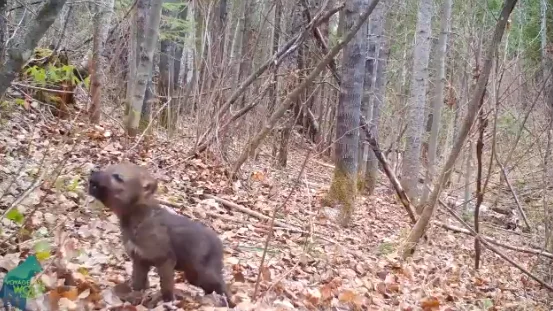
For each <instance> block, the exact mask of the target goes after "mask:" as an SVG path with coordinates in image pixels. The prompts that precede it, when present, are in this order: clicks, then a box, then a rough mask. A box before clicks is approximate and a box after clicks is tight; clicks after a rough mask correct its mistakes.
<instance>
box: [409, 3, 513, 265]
mask: <svg viewBox="0 0 553 311" xmlns="http://www.w3.org/2000/svg"><path fill="white" fill-rule="evenodd" d="M516 3H517V0H506V1H505V2H504V4H503V9H502V11H501V15H500V18H499V20H498V21H497V24H496V26H495V31H494V34H493V38H492V41H491V42H490V45H489V47H488V50H487V52H486V59H485V61H484V66H483V67H482V72H481V74H480V76H479V78H478V83H477V88H476V90H475V91H474V93H473V96H472V97H471V100H470V104H469V107H468V109H467V115H466V116H465V119H464V120H463V124H462V126H461V129H460V130H459V136H458V137H457V138H456V139H455V144H454V146H453V149H452V150H451V153H450V154H449V156H448V157H447V161H446V163H445V165H444V167H443V169H442V171H441V172H440V176H439V178H438V179H437V180H436V181H435V182H434V184H433V189H432V193H431V194H430V198H429V200H428V203H427V204H425V205H424V209H423V212H422V213H421V216H420V218H419V219H418V220H417V223H416V224H415V226H414V227H413V229H412V230H411V232H410V234H409V237H408V238H407V241H406V244H405V246H404V249H403V257H404V258H405V257H408V256H411V255H412V254H413V252H414V251H415V248H416V244H417V243H418V242H419V240H420V238H421V237H422V236H423V235H424V232H425V231H426V229H427V227H428V224H429V223H430V218H432V214H433V213H434V209H435V207H436V203H437V202H438V197H439V195H440V193H441V190H442V188H443V186H444V183H445V181H446V180H448V179H449V176H450V175H451V171H452V168H453V165H454V164H455V161H456V160H457V157H459V154H460V153H461V149H462V147H463V144H464V142H465V140H466V138H467V136H468V133H469V131H470V128H471V126H472V124H473V123H474V119H475V118H476V114H477V112H478V106H479V105H480V100H481V99H482V96H484V92H485V90H486V86H487V84H488V79H489V76H490V72H491V69H492V64H493V59H494V57H495V54H496V50H497V46H498V45H499V44H500V42H501V38H502V37H503V33H504V31H505V27H506V26H507V22H508V20H509V16H510V15H511V12H512V11H513V8H514V7H515V5H516Z"/></svg>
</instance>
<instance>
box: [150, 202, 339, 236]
mask: <svg viewBox="0 0 553 311" xmlns="http://www.w3.org/2000/svg"><path fill="white" fill-rule="evenodd" d="M203 197H205V198H209V199H213V200H215V201H217V202H219V203H221V204H223V205H224V206H226V207H230V208H232V209H235V210H238V211H239V212H242V213H244V214H247V215H249V216H252V217H255V218H257V219H259V220H265V221H270V220H271V218H270V217H269V216H265V215H263V214H261V213H259V212H256V211H252V210H251V209H248V208H246V207H244V206H242V205H239V204H236V203H234V202H231V201H227V200H225V199H222V198H219V197H216V196H214V195H210V194H204V195H203ZM157 202H158V203H159V204H161V205H165V206H169V207H172V208H175V209H178V210H183V209H185V207H184V205H183V204H179V203H172V202H169V201H165V200H162V199H157ZM203 213H205V214H206V215H208V216H210V217H214V218H219V219H222V220H225V221H232V222H236V223H240V224H246V222H245V221H242V220H240V219H236V218H233V217H230V216H227V215H224V214H218V213H213V212H210V211H203ZM248 224H249V223H248ZM275 224H276V225H277V226H279V227H278V229H281V230H285V231H289V232H293V233H301V234H309V232H308V231H305V230H302V229H300V228H297V227H294V226H292V225H290V224H287V223H285V222H282V221H280V220H276V219H275ZM253 225H254V226H256V227H259V228H263V229H264V230H268V229H269V226H268V225H263V224H253ZM313 235H314V236H315V237H317V238H319V239H321V240H324V241H327V242H330V243H332V244H336V245H341V244H340V243H339V242H338V241H336V240H334V239H331V238H329V237H326V236H323V235H320V234H317V233H314V234H313Z"/></svg>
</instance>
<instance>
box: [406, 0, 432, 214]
mask: <svg viewBox="0 0 553 311" xmlns="http://www.w3.org/2000/svg"><path fill="white" fill-rule="evenodd" d="M432 4H433V1H432V0H420V2H419V11H418V15H417V29H416V37H415V51H414V54H413V76H412V80H411V91H410V95H411V99H410V101H409V105H408V108H407V115H408V120H407V131H406V133H405V134H406V137H405V155H404V157H403V169H402V171H403V172H404V173H402V174H401V182H402V186H403V187H404V188H405V190H406V191H407V194H408V196H409V198H410V199H411V202H412V203H413V204H414V205H415V206H417V202H418V199H419V193H420V192H419V187H418V180H419V172H420V167H421V161H420V155H421V144H422V133H423V130H424V110H425V102H426V88H427V85H428V59H429V58H430V45H431V34H432V27H431V22H432ZM417 212H419V213H420V209H419V208H417Z"/></svg>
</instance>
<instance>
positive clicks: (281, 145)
mask: <svg viewBox="0 0 553 311" xmlns="http://www.w3.org/2000/svg"><path fill="white" fill-rule="evenodd" d="M293 3H294V7H293V8H292V9H291V10H290V17H289V18H288V23H286V27H285V29H286V33H287V34H290V35H295V34H297V33H298V31H300V30H301V29H300V25H301V21H302V14H301V13H302V6H301V4H300V1H298V0H294V1H293ZM303 49H304V45H303V44H302V45H301V46H300V47H299V48H298V50H297V51H295V52H293V53H291V54H290V56H288V58H287V59H286V60H285V61H283V63H282V65H281V68H282V72H283V73H284V75H285V78H284V79H283V80H282V83H281V87H282V91H283V93H285V94H286V93H288V92H290V91H291V90H293V89H294V88H295V87H296V86H297V85H298V84H299V83H300V80H299V79H298V78H297V74H294V73H293V72H294V70H296V69H297V71H301V70H302V69H303V68H302V67H303V66H302V63H303V62H302V54H303ZM277 92H280V90H278V91H277ZM304 94H305V92H303V94H302V95H300V96H299V97H298V100H297V101H296V103H294V109H292V111H294V113H293V114H290V115H289V116H288V117H289V119H288V120H287V121H286V122H285V125H284V128H283V129H282V130H281V131H280V135H279V138H278V153H277V159H276V162H277V166H278V167H281V168H283V167H286V164H287V161H288V144H289V142H290V136H291V135H292V128H293V127H294V123H295V118H296V113H297V112H298V108H299V104H300V103H301V102H302V100H303V99H304V98H305V96H303V95H304ZM275 145H276V144H275Z"/></svg>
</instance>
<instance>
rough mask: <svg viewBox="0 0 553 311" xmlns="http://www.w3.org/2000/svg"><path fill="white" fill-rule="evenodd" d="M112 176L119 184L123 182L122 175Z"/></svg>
mask: <svg viewBox="0 0 553 311" xmlns="http://www.w3.org/2000/svg"><path fill="white" fill-rule="evenodd" d="M111 176H112V177H113V179H115V180H117V182H123V177H121V175H119V174H112V175H111Z"/></svg>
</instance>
